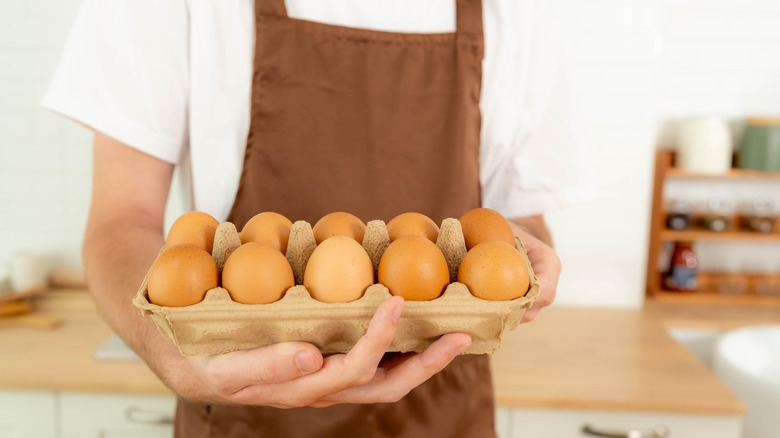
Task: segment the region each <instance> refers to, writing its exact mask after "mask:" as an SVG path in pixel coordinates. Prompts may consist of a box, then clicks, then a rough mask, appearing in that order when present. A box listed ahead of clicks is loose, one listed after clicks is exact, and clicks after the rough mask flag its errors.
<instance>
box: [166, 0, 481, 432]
mask: <svg viewBox="0 0 780 438" xmlns="http://www.w3.org/2000/svg"><path fill="white" fill-rule="evenodd" d="M255 12H256V14H255V15H256V32H257V39H256V45H255V62H254V67H255V69H254V76H253V82H252V108H251V124H250V129H249V138H248V142H247V148H246V154H245V158H244V168H243V172H242V175H241V181H240V184H239V189H238V194H237V195H236V200H235V203H234V205H233V209H232V211H231V213H230V216H229V218H228V220H230V221H232V222H234V223H235V224H236V226H237V227H238V228H239V229H240V228H241V227H242V226H243V225H244V224H245V223H246V222H247V221H248V220H249V219H250V218H251V217H252V216H253V215H255V214H257V213H259V212H262V211H276V212H279V213H282V214H284V215H285V216H287V217H289V218H290V219H291V220H293V221H295V220H301V219H302V220H306V221H309V222H310V223H315V222H316V221H317V220H318V219H319V218H320V217H322V216H323V215H325V214H327V213H330V212H333V211H348V212H351V213H353V214H355V215H357V216H358V217H360V218H361V219H363V220H365V221H368V220H372V219H382V220H385V221H388V220H390V219H391V218H393V217H394V216H395V215H397V214H399V213H402V212H406V211H417V212H421V213H424V214H426V215H428V216H429V217H431V218H432V219H433V220H434V221H436V222H440V221H441V220H442V219H444V218H447V217H459V216H460V215H461V214H463V213H464V212H466V211H468V210H470V209H472V208H475V207H478V206H479V205H480V186H479V138H480V124H481V119H480V112H479V99H480V88H481V81H482V54H483V43H482V40H483V37H482V0H457V26H456V27H457V29H456V32H455V33H451V34H401V33H391V32H379V31H369V30H361V29H352V28H345V27H339V26H332V25H325V24H319V23H314V22H309V21H304V20H296V19H291V18H289V17H288V16H287V11H286V8H285V5H284V0H256V2H255ZM493 418H494V406H493V388H492V382H491V376H490V368H489V364H488V358H487V356H461V357H458V358H457V359H456V360H455V361H453V363H452V364H450V365H449V366H448V367H447V368H446V369H445V370H443V371H442V372H440V373H438V374H437V375H435V376H434V377H432V378H431V379H429V380H428V381H427V382H425V383H424V384H422V385H421V386H419V387H418V388H416V389H414V390H413V391H412V392H411V393H409V394H408V395H407V396H406V397H404V398H403V399H402V400H401V401H399V402H397V403H392V404H376V405H337V406H332V407H328V408H321V409H320V408H301V409H289V410H284V409H276V408H268V407H236V406H217V405H215V406H204V405H202V404H196V403H190V402H186V401H180V402H179V406H178V410H177V418H176V436H177V437H181V438H199V437H254V436H264V437H265V436H268V437H388V436H398V437H425V438H430V437H479V438H484V437H491V436H495V432H494V430H493Z"/></svg>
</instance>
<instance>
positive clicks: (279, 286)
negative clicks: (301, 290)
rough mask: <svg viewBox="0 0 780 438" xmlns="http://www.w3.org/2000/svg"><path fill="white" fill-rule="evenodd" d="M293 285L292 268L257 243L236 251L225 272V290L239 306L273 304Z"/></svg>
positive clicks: (231, 256) (278, 254)
mask: <svg viewBox="0 0 780 438" xmlns="http://www.w3.org/2000/svg"><path fill="white" fill-rule="evenodd" d="M294 285H295V279H294V278H293V271H292V268H291V267H290V263H289V262H288V261H287V259H286V258H285V257H284V256H283V255H282V253H281V252H279V251H278V250H277V249H275V248H272V247H270V246H267V245H261V244H259V243H255V242H249V243H245V244H243V245H241V246H239V247H238V249H236V250H235V251H233V253H232V254H230V257H228V259H227V261H226V262H225V267H224V269H223V270H222V287H224V288H225V289H227V291H228V293H229V294H230V298H232V299H233V301H235V302H237V303H243V304H268V303H273V302H274V301H279V300H280V299H281V298H282V296H284V293H285V292H287V289H289V288H291V287H293V286H294Z"/></svg>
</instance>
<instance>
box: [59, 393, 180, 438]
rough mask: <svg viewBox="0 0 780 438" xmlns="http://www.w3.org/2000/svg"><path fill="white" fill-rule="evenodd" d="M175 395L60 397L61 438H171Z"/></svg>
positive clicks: (65, 395)
mask: <svg viewBox="0 0 780 438" xmlns="http://www.w3.org/2000/svg"><path fill="white" fill-rule="evenodd" d="M175 410H176V399H175V398H174V397H173V396H136V395H124V394H123V395H114V394H92V393H70V392H69V393H62V394H60V418H61V429H60V430H61V435H60V438H170V437H172V436H173V416H174V412H175Z"/></svg>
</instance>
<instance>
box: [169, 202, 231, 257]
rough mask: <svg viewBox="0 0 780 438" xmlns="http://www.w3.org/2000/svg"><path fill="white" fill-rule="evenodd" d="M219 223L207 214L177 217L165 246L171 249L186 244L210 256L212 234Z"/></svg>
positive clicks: (188, 213) (212, 243)
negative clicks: (200, 249) (198, 248)
mask: <svg viewBox="0 0 780 438" xmlns="http://www.w3.org/2000/svg"><path fill="white" fill-rule="evenodd" d="M218 225H219V221H217V220H216V219H214V217H213V216H211V215H210V214H208V213H203V212H202V211H190V212H187V213H184V214H183V215H181V216H179V218H178V219H176V220H175V221H174V222H173V224H172V225H171V229H170V230H168V238H167V239H166V240H165V246H168V247H171V246H176V245H180V244H182V243H188V244H190V245H195V246H197V247H200V248H202V249H203V250H205V251H207V252H208V253H209V254H211V252H212V250H213V249H214V233H215V232H216V231H217V226H218Z"/></svg>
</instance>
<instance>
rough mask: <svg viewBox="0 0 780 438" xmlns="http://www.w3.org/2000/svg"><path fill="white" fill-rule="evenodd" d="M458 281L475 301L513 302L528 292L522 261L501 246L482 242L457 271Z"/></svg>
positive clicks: (467, 256) (525, 271)
mask: <svg viewBox="0 0 780 438" xmlns="http://www.w3.org/2000/svg"><path fill="white" fill-rule="evenodd" d="M458 281H459V282H460V283H463V284H465V285H466V287H468V288H469V291H471V294H472V295H474V296H475V297H477V298H482V299H483V300H491V301H504V300H513V299H515V298H519V297H522V296H524V295H525V294H526V292H528V287H529V285H530V276H529V274H528V268H527V267H526V264H525V261H524V260H523V257H522V256H521V255H520V252H519V251H518V250H517V248H515V247H514V246H511V245H509V244H507V243H504V242H499V241H492V242H484V243H480V244H479V245H477V246H475V247H474V248H471V249H470V250H469V252H467V253H466V255H465V257H463V261H461V263H460V268H458Z"/></svg>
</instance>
